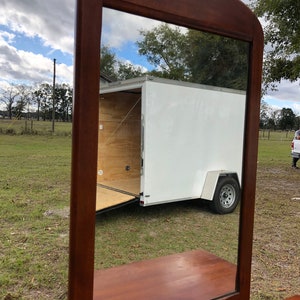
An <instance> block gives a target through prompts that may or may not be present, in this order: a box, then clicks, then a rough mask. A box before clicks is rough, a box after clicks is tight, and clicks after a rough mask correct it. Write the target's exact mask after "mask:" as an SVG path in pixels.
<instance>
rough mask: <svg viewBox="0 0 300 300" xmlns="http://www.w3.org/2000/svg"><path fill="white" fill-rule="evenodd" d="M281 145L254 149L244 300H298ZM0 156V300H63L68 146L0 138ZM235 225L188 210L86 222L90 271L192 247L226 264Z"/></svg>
mask: <svg viewBox="0 0 300 300" xmlns="http://www.w3.org/2000/svg"><path fill="white" fill-rule="evenodd" d="M0 127H1V124H0ZM66 131H67V130H65V131H64V130H62V132H66ZM290 139H291V138H290V137H289V136H287V137H286V136H285V134H284V135H283V134H278V136H274V135H272V139H269V140H268V139H261V140H260V143H259V161H258V177H257V178H258V179H257V192H256V194H257V201H256V216H255V232H254V249H253V270H252V271H253V273H252V292H251V295H252V296H251V299H284V297H287V296H289V295H292V294H296V293H298V294H299V293H300V290H299V286H300V279H299V278H300V274H299V265H300V250H299V249H300V247H299V246H300V245H299V240H300V239H299V237H298V236H299V218H300V201H296V200H291V199H292V198H293V197H297V196H298V197H300V190H299V188H298V184H299V179H300V171H299V170H293V169H291V167H290V165H291V158H290V156H289V147H290ZM0 149H1V152H0V166H1V168H0V190H1V193H0V211H1V227H0V299H6V300H8V299H66V291H67V269H68V229H69V192H70V153H71V138H70V136H68V134H66V135H64V134H61V135H59V134H57V135H55V136H52V135H13V136H10V135H1V134H0ZM238 216H239V211H238V210H237V211H236V212H235V213H233V214H230V215H225V216H219V215H215V214H212V213H211V212H210V211H209V209H208V208H207V206H206V205H205V204H199V203H197V202H196V201H191V202H184V203H173V204H168V205H161V206H153V207H149V208H142V207H139V206H138V205H134V204H133V205H129V206H127V207H123V208H121V209H118V210H115V211H111V212H106V213H105V214H101V215H99V216H97V217H96V249H95V252H96V255H95V267H96V268H97V269H99V268H107V267H111V266H115V265H119V264H124V263H128V262H131V261H136V260H141V259H147V258H152V257H157V256H162V255H168V254H171V253H176V252H182V251H186V250H190V249H198V248H203V249H206V250H209V251H211V252H213V253H215V254H217V255H219V256H221V257H223V258H225V259H227V260H229V261H232V262H235V260H236V251H237V225H238ZM297 224H298V225H297ZM5 297H6V298H5Z"/></svg>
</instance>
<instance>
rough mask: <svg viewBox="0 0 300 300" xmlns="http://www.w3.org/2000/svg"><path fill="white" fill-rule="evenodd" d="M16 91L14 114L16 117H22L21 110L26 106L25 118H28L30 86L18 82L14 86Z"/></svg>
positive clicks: (30, 99)
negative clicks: (16, 98)
mask: <svg viewBox="0 0 300 300" xmlns="http://www.w3.org/2000/svg"><path fill="white" fill-rule="evenodd" d="M16 88H17V90H18V91H19V93H18V100H17V105H16V107H15V114H16V117H17V118H18V119H20V118H21V117H22V114H23V112H24V111H25V110H26V108H27V119H29V113H30V104H31V102H32V95H31V90H32V88H31V87H30V86H28V85H24V84H20V85H18V86H16Z"/></svg>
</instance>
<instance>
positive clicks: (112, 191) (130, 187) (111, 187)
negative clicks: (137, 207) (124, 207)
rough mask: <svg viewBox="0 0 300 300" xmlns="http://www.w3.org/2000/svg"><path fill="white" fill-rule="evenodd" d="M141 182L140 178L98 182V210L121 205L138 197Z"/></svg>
mask: <svg viewBox="0 0 300 300" xmlns="http://www.w3.org/2000/svg"><path fill="white" fill-rule="evenodd" d="M139 182H140V181H139V178H134V179H129V180H114V181H104V182H101V183H100V184H98V185H97V201H96V211H100V210H102V209H106V208H109V207H112V206H115V205H119V204H122V203H124V202H127V201H130V200H132V199H134V198H136V197H138V196H139V194H140V186H139ZM118 190H119V191H118ZM120 191H125V192H124V193H123V192H120ZM126 192H127V193H130V195H129V194H126Z"/></svg>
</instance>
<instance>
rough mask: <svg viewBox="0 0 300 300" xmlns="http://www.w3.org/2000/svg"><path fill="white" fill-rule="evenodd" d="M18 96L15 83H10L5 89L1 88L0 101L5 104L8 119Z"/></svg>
mask: <svg viewBox="0 0 300 300" xmlns="http://www.w3.org/2000/svg"><path fill="white" fill-rule="evenodd" d="M18 96H19V91H18V89H17V88H16V86H15V85H10V86H9V87H8V88H6V89H1V94H0V101H1V102H2V103H3V104H4V105H5V107H6V110H7V113H8V117H9V119H12V116H13V110H14V105H15V104H16V99H17V97H18Z"/></svg>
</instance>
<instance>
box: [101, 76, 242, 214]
mask: <svg viewBox="0 0 300 300" xmlns="http://www.w3.org/2000/svg"><path fill="white" fill-rule="evenodd" d="M245 103H246V94H245V92H244V91H237V90H232V89H225V88H218V87H211V86H205V85H199V84H192V83H187V82H181V81H180V82H179V81H173V80H166V79H161V78H155V77H148V76H147V77H142V78H137V79H130V80H125V81H121V82H114V83H109V84H106V85H101V90H100V110H99V148H98V176H97V204H96V210H97V211H101V210H104V209H107V208H112V207H115V206H118V205H122V204H124V203H128V201H131V200H132V199H139V202H140V204H141V205H142V206H149V205H155V204H162V203H168V202H174V201H183V200H191V199H204V200H208V201H210V204H211V207H212V209H213V210H214V211H215V212H217V213H221V214H224V213H230V212H232V211H234V209H235V208H236V206H237V204H238V202H239V199H240V194H241V192H240V186H241V172H242V155H243V135H244V122H245V117H244V116H245Z"/></svg>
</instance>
